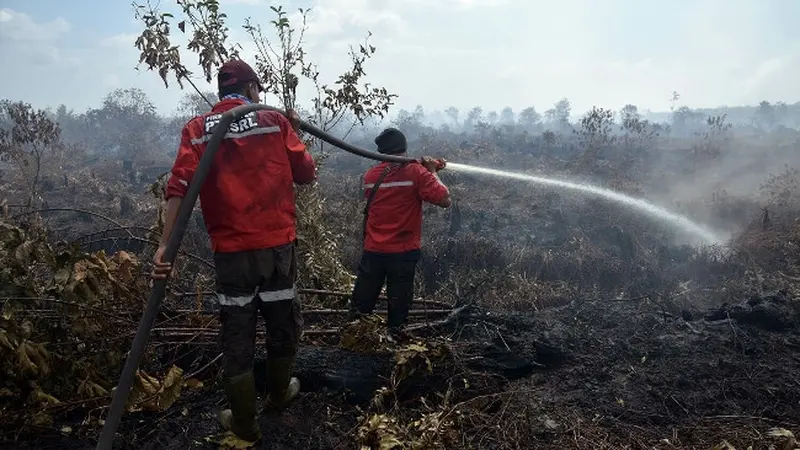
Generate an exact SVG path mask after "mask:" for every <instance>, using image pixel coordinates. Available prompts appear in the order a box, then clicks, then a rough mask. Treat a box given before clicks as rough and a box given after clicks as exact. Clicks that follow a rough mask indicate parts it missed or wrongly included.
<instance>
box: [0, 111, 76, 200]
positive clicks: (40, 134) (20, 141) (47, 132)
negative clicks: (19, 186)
mask: <svg viewBox="0 0 800 450" xmlns="http://www.w3.org/2000/svg"><path fill="white" fill-rule="evenodd" d="M0 115H2V116H3V120H2V122H5V123H8V124H9V126H8V127H3V128H0V159H2V160H4V161H7V162H10V163H12V164H13V165H14V166H16V167H17V169H18V170H19V173H20V175H21V176H22V178H23V179H24V181H25V185H26V187H27V190H28V192H27V194H28V199H27V204H28V206H32V205H33V204H34V202H35V201H36V200H37V198H38V196H39V181H40V179H41V177H42V169H43V162H44V160H45V159H46V158H48V157H49V156H52V155H56V154H57V153H59V152H60V151H62V149H63V147H64V146H63V144H62V142H61V129H60V128H59V126H58V123H56V122H54V121H52V120H51V119H50V117H49V114H48V113H47V111H44V110H36V109H34V108H33V107H32V106H31V105H30V104H28V103H23V102H11V101H9V100H3V101H0Z"/></svg>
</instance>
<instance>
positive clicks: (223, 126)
mask: <svg viewBox="0 0 800 450" xmlns="http://www.w3.org/2000/svg"><path fill="white" fill-rule="evenodd" d="M201 96H202V95H201ZM203 98H205V97H203ZM206 101H207V100H206ZM209 103H210V102H209ZM259 110H268V111H276V112H279V113H281V114H285V112H284V111H282V110H280V109H278V108H274V107H271V106H267V105H262V104H247V105H241V106H237V107H235V108H232V109H230V110H228V111H226V112H225V113H224V114H222V116H221V117H220V120H219V122H218V123H217V125H216V126H215V128H214V131H213V133H212V134H211V140H210V141H209V142H208V144H207V145H206V149H205V151H204V152H203V155H202V156H201V158H200V161H199V163H198V165H197V169H196V170H195V173H194V176H193V177H192V181H191V182H190V183H189V187H188V189H187V191H186V195H185V196H184V198H183V201H182V202H181V205H180V208H179V209H178V215H177V217H176V219H175V224H174V225H173V228H172V233H171V235H170V237H169V242H168V243H167V248H166V250H165V251H164V255H163V257H162V260H163V261H164V262H168V263H174V261H175V257H176V256H177V254H178V248H179V247H180V245H181V241H182V240H183V235H184V234H185V232H186V227H187V225H188V223H189V217H190V216H191V213H192V210H193V209H194V205H195V203H196V202H197V197H198V195H199V194H200V188H201V187H202V185H203V182H204V181H205V179H206V176H207V175H208V172H209V170H210V169H211V164H212V161H213V160H214V156H215V155H216V153H217V151H218V150H219V147H220V144H221V143H222V140H223V139H224V138H225V134H226V133H227V132H228V126H229V125H230V124H231V123H233V121H235V120H238V119H241V118H242V117H244V116H245V115H246V114H249V113H251V112H253V111H259ZM299 128H300V129H301V130H303V131H305V132H307V133H309V134H311V135H312V136H315V137H317V138H319V139H322V140H323V141H325V142H328V143H329V144H331V145H334V146H336V147H339V148H341V149H342V150H345V151H347V152H349V153H352V154H354V155H358V156H361V157H364V158H369V159H374V160H378V161H385V162H394V163H410V162H414V161H417V160H416V159H414V158H408V157H402V156H395V155H384V154H381V153H377V152H371V151H369V150H364V149H361V148H359V147H356V146H354V145H351V144H348V143H347V142H344V141H343V140H341V139H339V138H337V137H335V136H332V135H330V134H328V133H327V132H325V131H323V130H321V129H319V128H317V127H316V126H314V125H312V124H310V123H307V122H304V121H300V123H299ZM447 166H448V167H450V168H451V169H455V170H460V171H464V172H475V173H483V174H487V175H494V176H500V177H505V178H514V179H519V180H524V181H531V182H535V183H542V184H548V185H551V186H558V187H562V188H565V189H573V190H579V191H582V192H586V193H591V194H595V195H599V196H602V197H605V198H608V199H611V200H614V201H617V202H620V203H623V204H627V205H631V206H634V207H636V208H638V209H641V210H643V211H646V212H647V213H649V214H651V215H653V216H656V217H659V218H662V219H664V220H667V221H669V222H671V223H674V224H676V225H678V226H680V227H681V228H683V229H685V230H687V231H689V232H691V233H692V234H695V235H697V236H701V237H703V238H704V240H706V241H708V242H716V241H718V238H717V237H716V236H715V235H714V234H713V233H711V232H710V231H708V230H705V229H704V228H702V227H700V226H699V225H697V224H695V223H694V222H692V221H690V220H689V219H687V218H685V217H682V216H679V215H676V214H673V213H670V212H669V211H666V210H664V209H662V208H659V207H657V206H654V205H652V204H650V203H647V202H645V201H644V200H640V199H635V198H632V197H628V196H626V195H623V194H620V193H618V192H614V191H611V190H608V189H603V188H598V187H594V186H588V185H581V184H575V183H569V182H566V181H559V180H552V179H549V178H542V177H535V176H531V175H523V174H516V173H511V172H503V171H500V170H495V169H487V168H482V167H474V166H469V165H464V164H457V163H448V164H447ZM168 279H169V278H166V279H161V280H154V282H153V290H152V292H151V293H150V297H149V298H148V300H147V306H146V307H145V311H144V313H143V314H142V318H141V320H140V321H139V328H138V329H137V330H136V335H135V337H134V338H133V343H132V344H131V349H130V352H129V353H128V358H127V359H126V360H125V366H124V367H123V369H122V373H121V375H120V379H119V382H118V383H117V387H116V389H114V393H113V398H112V400H111V406H110V408H109V411H108V415H107V416H106V420H105V423H104V424H103V430H102V431H101V432H100V437H99V439H98V442H97V447H96V450H111V449H112V446H113V443H114V435H115V434H116V431H117V428H118V427H119V423H120V420H121V419H122V415H123V413H124V412H125V405H126V403H127V401H128V396H129V394H130V390H131V387H132V386H133V381H134V378H135V375H136V369H137V368H138V366H139V362H140V361H141V359H142V355H143V354H144V349H145V346H146V345H147V340H148V338H149V336H150V330H151V328H152V327H153V323H154V322H155V320H156V316H157V315H158V310H159V308H160V306H161V302H162V301H163V299H164V296H165V294H166V287H167V280H168Z"/></svg>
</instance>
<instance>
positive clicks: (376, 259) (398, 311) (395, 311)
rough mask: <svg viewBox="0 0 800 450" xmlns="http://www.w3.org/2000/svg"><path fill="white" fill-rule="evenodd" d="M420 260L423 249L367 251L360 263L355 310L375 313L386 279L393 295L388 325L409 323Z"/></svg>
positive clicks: (387, 294)
mask: <svg viewBox="0 0 800 450" xmlns="http://www.w3.org/2000/svg"><path fill="white" fill-rule="evenodd" d="M419 259H420V251H419V250H414V251H410V252H404V253H374V252H368V251H365V252H364V253H363V254H362V255H361V262H360V263H359V265H358V277H357V278H356V285H355V288H354V289H353V298H352V302H351V309H352V310H354V312H355V313H360V314H370V313H372V310H373V309H375V303H376V302H377V301H378V296H379V295H380V293H381V288H383V284H384V282H385V283H386V296H387V297H388V298H389V320H388V326H389V328H396V327H399V326H401V325H403V324H405V323H406V320H408V311H409V310H410V309H411V302H412V300H413V298H414V274H415V272H416V268H417V262H418V261H419Z"/></svg>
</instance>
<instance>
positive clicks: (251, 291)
mask: <svg viewBox="0 0 800 450" xmlns="http://www.w3.org/2000/svg"><path fill="white" fill-rule="evenodd" d="M214 264H215V266H216V273H217V280H216V281H217V283H216V284H217V298H218V300H219V302H220V323H221V324H222V333H221V334H222V352H223V357H222V358H223V363H222V365H223V370H224V371H225V376H227V377H233V376H236V375H240V374H243V373H246V372H248V371H250V370H252V369H253V359H254V357H255V338H256V322H257V320H258V315H259V313H260V314H261V317H263V318H264V322H265V324H266V328H267V339H266V342H267V357H268V358H269V357H277V358H281V357H287V356H294V354H295V353H296V352H297V346H298V343H299V341H300V334H301V333H302V329H303V317H302V315H301V312H300V302H299V301H298V300H297V293H296V291H295V285H294V280H295V274H296V272H297V267H296V265H297V263H296V260H295V251H294V244H288V245H285V246H281V247H275V248H267V249H260V250H249V251H243V252H232V253H216V254H215V255H214Z"/></svg>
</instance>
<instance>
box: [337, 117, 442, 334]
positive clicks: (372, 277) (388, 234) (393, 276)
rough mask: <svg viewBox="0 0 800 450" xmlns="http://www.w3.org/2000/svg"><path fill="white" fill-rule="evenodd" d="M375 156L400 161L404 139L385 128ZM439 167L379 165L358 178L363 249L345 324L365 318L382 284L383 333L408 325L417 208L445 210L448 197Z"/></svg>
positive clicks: (426, 162)
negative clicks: (362, 202)
mask: <svg viewBox="0 0 800 450" xmlns="http://www.w3.org/2000/svg"><path fill="white" fill-rule="evenodd" d="M375 144H377V146H378V152H380V153H383V154H387V155H399V156H405V154H406V146H407V144H406V137H405V136H404V135H403V133H402V132H400V131H399V130H397V129H395V128H387V129H386V130H384V131H383V132H382V133H381V134H380V135H379V136H378V137H377V138H375ZM444 165H445V164H444V161H441V160H439V161H437V160H433V159H431V158H427V157H426V158H423V159H422V161H420V162H413V163H408V164H397V163H386V162H383V163H380V164H378V165H376V166H374V167H372V168H371V169H369V171H367V173H366V174H365V176H364V190H365V192H364V196H365V197H366V198H367V205H366V206H365V208H364V214H365V218H364V249H363V253H362V256H361V262H360V263H359V266H358V276H357V279H356V284H355V287H354V289H353V296H352V299H351V305H350V307H351V318H353V317H357V316H358V315H360V314H370V313H372V310H373V309H374V308H375V303H376V302H377V300H378V296H379V295H380V292H381V289H382V288H383V285H384V282H385V283H386V294H387V297H388V298H389V317H388V323H387V325H388V328H389V330H390V332H392V334H394V333H396V332H397V331H398V330H399V329H400V328H401V327H402V326H403V325H404V324H405V322H406V320H407V319H408V312H409V310H410V309H411V302H412V299H413V297H414V275H415V272H416V267H417V262H418V261H419V259H420V256H421V251H420V248H421V246H422V242H421V241H422V203H423V202H427V203H431V204H434V205H436V206H439V207H442V208H447V207H449V206H450V204H451V199H450V191H449V190H448V189H447V187H446V186H445V185H444V184H443V183H442V182H441V180H439V177H438V176H437V175H436V172H437V171H438V170H440V169H442V168H444Z"/></svg>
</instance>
